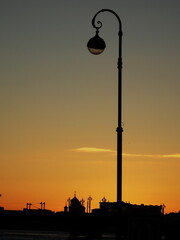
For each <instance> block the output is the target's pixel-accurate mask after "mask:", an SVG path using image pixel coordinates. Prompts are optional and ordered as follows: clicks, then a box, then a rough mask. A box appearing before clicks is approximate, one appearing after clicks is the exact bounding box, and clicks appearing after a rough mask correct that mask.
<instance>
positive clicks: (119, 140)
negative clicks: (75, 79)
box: [117, 28, 123, 203]
mask: <svg viewBox="0 0 180 240" xmlns="http://www.w3.org/2000/svg"><path fill="white" fill-rule="evenodd" d="M121 125H122V31H121V28H120V29H119V58H118V127H117V203H121V202H122V132H123V128H122V126H121Z"/></svg>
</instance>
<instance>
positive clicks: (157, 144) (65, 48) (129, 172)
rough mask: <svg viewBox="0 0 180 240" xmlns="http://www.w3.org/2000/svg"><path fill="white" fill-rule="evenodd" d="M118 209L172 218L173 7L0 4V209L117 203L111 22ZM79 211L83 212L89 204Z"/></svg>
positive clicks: (103, 2)
mask: <svg viewBox="0 0 180 240" xmlns="http://www.w3.org/2000/svg"><path fill="white" fill-rule="evenodd" d="M103 8H104V9H105V8H108V9H111V10H113V11H115V12H116V13H117V14H118V15H119V17H120V19H121V21H122V30H123V39H122V49H123V51H122V58H123V70H122V71H123V73H122V82H123V95H122V99H123V106H122V121H123V123H122V124H123V129H124V132H123V196H122V198H123V201H124V202H130V203H132V204H142V203H143V204H147V205H162V204H164V205H165V206H166V207H165V212H177V211H179V210H180V175H179V172H180V147H179V139H180V126H179V123H180V107H179V102H180V94H179V89H180V81H179V76H180V67H179V62H180V21H179V18H180V12H179V9H180V2H179V1H178V0H171V1H170V0H158V1H157V0H151V1H146V0H136V1H133V0H121V1H119V0H113V1H109V0H98V1H96V0H91V1H87V0H86V1H84V0H76V1H75V0H74V1H73V0H0V32H1V37H0V113H1V116H0V194H2V196H1V197H0V206H3V207H4V208H5V209H20V210H21V209H23V208H25V207H26V203H32V204H33V205H34V206H35V207H40V204H39V203H40V202H46V207H47V208H48V209H51V210H53V211H62V210H63V208H64V206H65V204H66V202H67V199H68V198H69V197H70V198H72V197H73V196H74V192H75V191H76V196H77V198H79V199H82V198H83V199H84V200H85V201H86V202H87V198H88V197H89V196H90V195H91V197H92V208H97V207H99V202H100V201H101V199H102V198H103V197H105V198H106V199H107V200H108V201H111V202H114V201H116V127H117V76H118V75H117V58H118V22H117V19H116V18H115V16H113V14H110V13H108V12H104V13H101V14H99V15H98V18H97V20H100V21H101V22H102V23H103V25H102V28H101V29H100V33H99V35H100V36H101V37H102V38H103V39H104V40H105V42H106V49H105V51H104V52H103V53H102V54H101V55H98V56H94V55H91V54H90V53H89V52H88V50H87V47H86V45H87V42H88V40H89V39H90V38H91V37H93V36H94V34H95V29H93V27H92V25H91V20H92V18H93V16H94V15H95V13H96V12H97V11H99V10H101V9H103ZM86 202H85V204H86Z"/></svg>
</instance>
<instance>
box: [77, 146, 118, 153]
mask: <svg viewBox="0 0 180 240" xmlns="http://www.w3.org/2000/svg"><path fill="white" fill-rule="evenodd" d="M73 151H74V152H86V153H116V151H114V150H111V149H107V148H95V147H81V148H75V149H73Z"/></svg>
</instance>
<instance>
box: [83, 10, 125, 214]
mask: <svg viewBox="0 0 180 240" xmlns="http://www.w3.org/2000/svg"><path fill="white" fill-rule="evenodd" d="M102 12H110V13H112V14H113V15H115V17H116V18H117V20H118V23H119V32H118V36H119V57H118V64H117V67H118V126H117V129H116V131H117V205H118V209H119V205H120V203H121V202H122V132H123V128H122V125H121V122H122V56H121V55H122V26H121V20H120V18H119V16H118V15H117V14H116V13H115V12H114V11H112V10H110V9H102V10H100V11H98V12H97V13H96V14H95V15H94V17H93V19H92V25H93V27H94V28H95V29H96V35H95V36H94V37H93V38H91V39H90V40H89V41H88V43H87V47H88V49H89V51H90V52H91V53H92V54H95V55H99V54H101V53H102V52H103V51H104V49H105V47H106V44H105V42H104V40H103V39H102V38H100V37H99V35H98V33H99V29H100V28H101V27H102V22H100V21H97V22H96V21H95V20H96V17H97V15H98V14H99V13H102ZM118 212H119V211H118Z"/></svg>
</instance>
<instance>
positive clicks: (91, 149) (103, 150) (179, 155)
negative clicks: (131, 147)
mask: <svg viewBox="0 0 180 240" xmlns="http://www.w3.org/2000/svg"><path fill="white" fill-rule="evenodd" d="M72 151H74V152H81V153H116V151H115V150H112V149H107V148H96V147H80V148H75V149H73V150H72ZM122 155H123V156H124V157H145V158H180V153H175V154H139V153H123V154H122Z"/></svg>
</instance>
